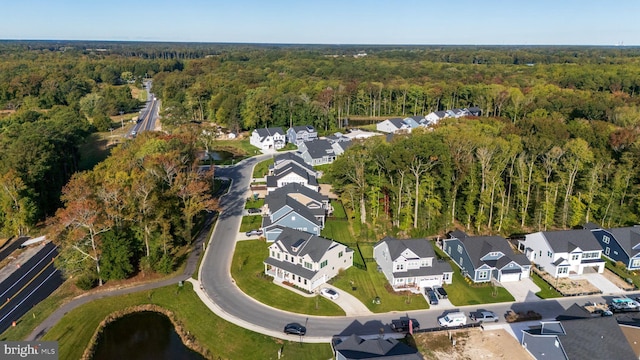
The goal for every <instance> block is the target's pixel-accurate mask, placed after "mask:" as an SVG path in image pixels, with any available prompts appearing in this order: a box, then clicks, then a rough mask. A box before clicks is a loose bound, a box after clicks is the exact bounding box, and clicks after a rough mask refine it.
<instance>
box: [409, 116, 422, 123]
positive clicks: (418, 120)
mask: <svg viewBox="0 0 640 360" xmlns="http://www.w3.org/2000/svg"><path fill="white" fill-rule="evenodd" d="M411 118H412V119H413V120H415V121H416V122H420V121H421V120H424V115H415V116H411Z"/></svg>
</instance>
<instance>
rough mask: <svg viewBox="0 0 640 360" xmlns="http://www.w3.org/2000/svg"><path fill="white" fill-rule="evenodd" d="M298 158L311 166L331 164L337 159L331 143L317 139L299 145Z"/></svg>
mask: <svg viewBox="0 0 640 360" xmlns="http://www.w3.org/2000/svg"><path fill="white" fill-rule="evenodd" d="M298 153H299V154H300V157H302V159H303V160H304V162H306V163H307V164H309V165H311V166H317V165H324V164H331V163H332V162H333V161H334V160H335V159H336V157H337V155H336V153H335V151H334V149H333V147H332V143H331V142H329V140H326V139H317V140H314V141H308V142H305V143H302V144H300V146H299V147H298Z"/></svg>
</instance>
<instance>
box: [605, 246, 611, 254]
mask: <svg viewBox="0 0 640 360" xmlns="http://www.w3.org/2000/svg"><path fill="white" fill-rule="evenodd" d="M610 251H611V249H609V247H608V246H607V247H606V248H605V249H604V254H605V255H609V252H610Z"/></svg>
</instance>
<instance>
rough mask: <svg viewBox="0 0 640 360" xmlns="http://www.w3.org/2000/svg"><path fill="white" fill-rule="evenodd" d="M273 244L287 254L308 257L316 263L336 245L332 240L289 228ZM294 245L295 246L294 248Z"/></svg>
mask: <svg viewBox="0 0 640 360" xmlns="http://www.w3.org/2000/svg"><path fill="white" fill-rule="evenodd" d="M275 242H276V243H279V244H280V245H281V246H283V247H284V248H285V249H286V251H287V252H288V253H289V254H292V255H295V256H305V255H309V257H311V259H312V260H313V261H316V262H317V261H320V259H322V256H324V254H325V253H326V252H327V250H328V249H329V248H330V247H332V246H333V245H335V244H337V243H336V242H334V241H332V240H329V239H325V238H323V237H320V236H316V235H313V234H309V233H306V232H304V231H299V230H295V229H291V228H284V229H283V230H282V233H281V234H280V235H279V236H278V238H277V239H276V241H275ZM294 245H297V246H296V247H295V248H294Z"/></svg>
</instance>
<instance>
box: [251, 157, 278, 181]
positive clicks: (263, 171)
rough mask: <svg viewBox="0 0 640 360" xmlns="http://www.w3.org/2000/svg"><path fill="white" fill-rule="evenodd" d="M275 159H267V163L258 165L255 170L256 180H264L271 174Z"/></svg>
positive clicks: (262, 162)
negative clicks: (270, 167) (270, 168)
mask: <svg viewBox="0 0 640 360" xmlns="http://www.w3.org/2000/svg"><path fill="white" fill-rule="evenodd" d="M273 162H274V158H270V159H267V160H265V161H261V162H259V163H257V164H256V166H255V167H254V168H253V177H254V178H263V177H265V176H267V173H268V172H269V166H271V165H273Z"/></svg>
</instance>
